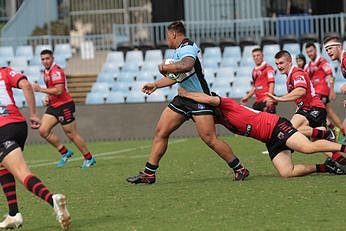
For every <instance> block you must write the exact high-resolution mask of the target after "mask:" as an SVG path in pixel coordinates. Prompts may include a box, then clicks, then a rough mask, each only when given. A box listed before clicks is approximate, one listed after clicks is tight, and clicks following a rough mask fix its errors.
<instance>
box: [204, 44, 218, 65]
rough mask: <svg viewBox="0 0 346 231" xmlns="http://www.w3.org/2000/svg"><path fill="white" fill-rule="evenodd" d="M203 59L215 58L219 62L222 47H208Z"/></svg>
mask: <svg viewBox="0 0 346 231" xmlns="http://www.w3.org/2000/svg"><path fill="white" fill-rule="evenodd" d="M203 59H214V60H215V61H217V62H218V63H220V62H221V49H220V47H206V48H205V49H204V53H203Z"/></svg>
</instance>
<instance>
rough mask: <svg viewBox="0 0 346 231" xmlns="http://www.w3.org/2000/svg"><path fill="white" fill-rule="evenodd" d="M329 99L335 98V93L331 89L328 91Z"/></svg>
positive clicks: (333, 99)
mask: <svg viewBox="0 0 346 231" xmlns="http://www.w3.org/2000/svg"><path fill="white" fill-rule="evenodd" d="M329 99H330V100H331V101H333V102H334V101H335V100H336V94H335V92H334V91H331V92H330V94H329Z"/></svg>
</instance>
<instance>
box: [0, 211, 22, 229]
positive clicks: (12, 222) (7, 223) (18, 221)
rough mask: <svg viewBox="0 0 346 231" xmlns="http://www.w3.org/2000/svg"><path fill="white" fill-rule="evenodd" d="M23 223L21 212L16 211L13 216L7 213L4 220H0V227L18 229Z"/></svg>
mask: <svg viewBox="0 0 346 231" xmlns="http://www.w3.org/2000/svg"><path fill="white" fill-rule="evenodd" d="M22 225H23V217H22V214H20V213H17V214H16V215H15V216H10V215H7V216H6V218H5V220H3V221H2V222H0V229H18V228H20V227H22Z"/></svg>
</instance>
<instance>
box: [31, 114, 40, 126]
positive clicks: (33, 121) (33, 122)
mask: <svg viewBox="0 0 346 231" xmlns="http://www.w3.org/2000/svg"><path fill="white" fill-rule="evenodd" d="M40 125H41V123H40V119H39V118H38V117H37V116H36V115H33V116H30V127H31V128H32V129H38V128H39V127H40Z"/></svg>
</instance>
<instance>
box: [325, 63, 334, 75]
mask: <svg viewBox="0 0 346 231" xmlns="http://www.w3.org/2000/svg"><path fill="white" fill-rule="evenodd" d="M322 69H323V71H324V73H325V74H326V75H333V70H332V68H331V66H330V65H329V63H328V62H325V63H323V65H322Z"/></svg>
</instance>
